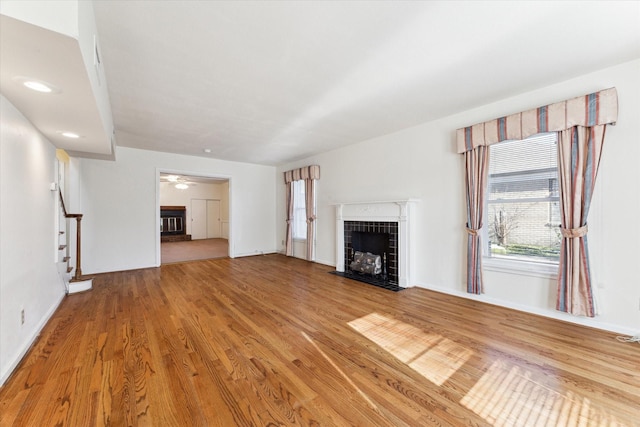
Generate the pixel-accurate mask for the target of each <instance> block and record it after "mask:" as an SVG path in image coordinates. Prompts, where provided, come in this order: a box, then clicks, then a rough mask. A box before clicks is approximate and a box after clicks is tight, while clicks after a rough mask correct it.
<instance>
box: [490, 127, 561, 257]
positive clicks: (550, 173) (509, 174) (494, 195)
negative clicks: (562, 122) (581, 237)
mask: <svg viewBox="0 0 640 427" xmlns="http://www.w3.org/2000/svg"><path fill="white" fill-rule="evenodd" d="M556 146H557V136H556V134H555V133H545V134H539V135H536V136H533V137H531V138H527V139H524V140H520V141H505V142H502V143H499V144H495V145H492V146H491V148H490V150H491V152H490V161H489V179H488V195H487V204H486V208H485V224H486V226H485V233H486V234H487V237H488V238H487V247H486V251H485V255H487V256H490V257H494V258H504V259H512V260H521V261H534V262H546V263H558V260H559V253H560V243H561V233H560V205H559V203H560V197H559V188H558V164H557V147H556Z"/></svg>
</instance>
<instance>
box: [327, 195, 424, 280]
mask: <svg viewBox="0 0 640 427" xmlns="http://www.w3.org/2000/svg"><path fill="white" fill-rule="evenodd" d="M418 201H419V200H418V199H403V200H388V201H374V202H350V203H336V204H335V206H336V270H337V271H340V272H344V271H345V265H344V222H345V221H385V222H397V223H398V285H399V286H402V287H409V286H413V283H415V282H414V276H415V274H414V271H415V260H414V257H415V250H414V246H415V242H414V241H413V238H412V234H413V232H412V220H413V217H414V216H415V214H414V212H413V211H414V206H415V204H416V203H417V202H418Z"/></svg>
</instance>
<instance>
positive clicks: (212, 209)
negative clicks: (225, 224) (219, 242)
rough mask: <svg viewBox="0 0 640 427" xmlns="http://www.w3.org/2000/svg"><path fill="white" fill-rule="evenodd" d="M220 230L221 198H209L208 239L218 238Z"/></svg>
mask: <svg viewBox="0 0 640 427" xmlns="http://www.w3.org/2000/svg"><path fill="white" fill-rule="evenodd" d="M220 236H222V233H221V231H220V200H207V239H218V238H220Z"/></svg>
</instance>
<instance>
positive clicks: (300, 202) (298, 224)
mask: <svg viewBox="0 0 640 427" xmlns="http://www.w3.org/2000/svg"><path fill="white" fill-rule="evenodd" d="M304 201H305V186H304V181H303V180H299V181H294V182H293V238H294V239H306V238H307V214H306V210H305V203H304Z"/></svg>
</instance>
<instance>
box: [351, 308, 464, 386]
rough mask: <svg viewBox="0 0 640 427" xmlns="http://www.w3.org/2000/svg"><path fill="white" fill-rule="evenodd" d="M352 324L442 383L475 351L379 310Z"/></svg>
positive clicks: (431, 379)
mask: <svg viewBox="0 0 640 427" xmlns="http://www.w3.org/2000/svg"><path fill="white" fill-rule="evenodd" d="M349 326H351V327H352V328H353V329H355V330H356V331H358V332H359V333H361V334H362V335H363V336H365V337H366V338H368V339H369V340H371V341H373V342H374V343H376V344H377V345H379V346H380V347H381V348H383V349H385V350H386V351H388V352H389V353H391V354H392V355H393V356H395V357H396V358H397V359H398V360H400V361H401V362H404V363H406V364H407V365H408V366H409V367H411V368H412V369H413V370H415V371H416V372H418V373H419V374H420V375H422V376H423V377H425V378H426V379H428V380H429V381H431V382H433V383H434V384H437V385H439V386H440V385H442V384H444V382H445V381H447V379H449V377H450V376H451V375H453V374H454V373H455V372H456V371H457V370H458V369H459V368H460V367H461V366H462V365H464V364H465V362H466V361H467V360H469V358H470V357H471V356H472V355H473V351H471V350H469V349H467V348H465V347H463V346H461V345H459V344H456V343H455V342H453V341H451V340H450V339H447V338H444V337H442V336H441V335H438V334H430V333H427V332H425V331H423V330H421V329H419V328H416V327H415V326H412V325H409V324H408V323H404V322H402V321H400V320H396V319H392V318H389V317H386V316H383V315H381V314H378V313H371V314H368V315H366V316H363V317H361V318H359V319H355V320H352V321H351V322H349Z"/></svg>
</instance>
